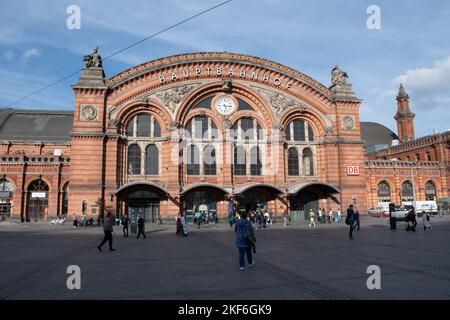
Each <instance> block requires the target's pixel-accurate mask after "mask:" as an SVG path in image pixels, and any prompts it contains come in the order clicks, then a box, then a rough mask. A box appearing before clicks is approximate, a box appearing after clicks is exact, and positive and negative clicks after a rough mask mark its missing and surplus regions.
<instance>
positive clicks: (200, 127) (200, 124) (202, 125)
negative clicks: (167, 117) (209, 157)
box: [186, 117, 219, 140]
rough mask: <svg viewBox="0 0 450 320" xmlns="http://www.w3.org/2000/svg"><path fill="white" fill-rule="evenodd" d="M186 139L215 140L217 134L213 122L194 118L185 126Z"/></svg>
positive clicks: (207, 119)
mask: <svg viewBox="0 0 450 320" xmlns="http://www.w3.org/2000/svg"><path fill="white" fill-rule="evenodd" d="M186 131H187V133H188V138H190V139H195V140H212V139H217V138H218V136H219V132H218V130H217V126H216V124H215V123H214V121H213V120H212V119H211V118H209V117H195V118H193V119H191V120H190V121H189V122H188V124H187V125H186Z"/></svg>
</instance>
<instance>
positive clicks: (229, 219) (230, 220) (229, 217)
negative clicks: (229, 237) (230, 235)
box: [228, 212, 234, 228]
mask: <svg viewBox="0 0 450 320" xmlns="http://www.w3.org/2000/svg"><path fill="white" fill-rule="evenodd" d="M228 222H229V223H230V228H231V227H232V226H233V224H234V213H233V212H230V213H229V214H228Z"/></svg>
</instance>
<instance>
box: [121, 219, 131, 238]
mask: <svg viewBox="0 0 450 320" xmlns="http://www.w3.org/2000/svg"><path fill="white" fill-rule="evenodd" d="M129 225H130V218H128V215H127V214H125V215H123V216H122V232H123V236H124V237H125V238H128V228H129Z"/></svg>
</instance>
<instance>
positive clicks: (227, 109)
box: [216, 96, 236, 116]
mask: <svg viewBox="0 0 450 320" xmlns="http://www.w3.org/2000/svg"><path fill="white" fill-rule="evenodd" d="M216 109H217V111H219V113H220V114H222V115H224V116H229V115H230V114H232V113H233V112H234V110H235V109H236V104H235V102H234V100H233V98H232V97H230V96H221V97H219V98H218V99H217V100H216Z"/></svg>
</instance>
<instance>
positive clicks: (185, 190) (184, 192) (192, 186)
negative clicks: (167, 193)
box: [180, 182, 228, 195]
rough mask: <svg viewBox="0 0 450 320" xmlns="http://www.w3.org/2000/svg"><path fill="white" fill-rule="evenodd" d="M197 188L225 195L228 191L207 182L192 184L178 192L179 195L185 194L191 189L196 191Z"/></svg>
mask: <svg viewBox="0 0 450 320" xmlns="http://www.w3.org/2000/svg"><path fill="white" fill-rule="evenodd" d="M197 188H213V189H217V190H219V191H221V192H223V193H225V194H228V191H227V190H225V189H224V188H222V187H220V186H218V185H215V184H212V183H207V182H197V183H193V184H190V185H188V186H187V187H185V188H183V190H182V191H181V192H180V195H183V194H186V193H187V192H189V191H191V190H193V189H197Z"/></svg>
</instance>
